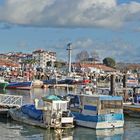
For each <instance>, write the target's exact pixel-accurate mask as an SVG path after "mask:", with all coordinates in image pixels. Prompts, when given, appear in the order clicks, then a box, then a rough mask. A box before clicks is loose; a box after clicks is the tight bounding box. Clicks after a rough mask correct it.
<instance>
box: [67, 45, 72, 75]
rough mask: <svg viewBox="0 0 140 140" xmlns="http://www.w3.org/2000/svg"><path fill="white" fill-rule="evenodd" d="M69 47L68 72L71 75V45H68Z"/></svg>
mask: <svg viewBox="0 0 140 140" xmlns="http://www.w3.org/2000/svg"><path fill="white" fill-rule="evenodd" d="M67 46H68V48H67V50H68V64H69V69H68V72H69V74H70V73H71V50H72V48H71V43H68V44H67Z"/></svg>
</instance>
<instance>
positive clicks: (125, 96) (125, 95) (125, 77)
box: [123, 74, 127, 102]
mask: <svg viewBox="0 0 140 140" xmlns="http://www.w3.org/2000/svg"><path fill="white" fill-rule="evenodd" d="M126 82H127V74H124V75H123V88H124V90H123V93H124V102H126V99H127V90H126V89H127V85H126Z"/></svg>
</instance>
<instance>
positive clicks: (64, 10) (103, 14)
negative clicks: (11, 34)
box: [0, 0, 140, 28]
mask: <svg viewBox="0 0 140 140" xmlns="http://www.w3.org/2000/svg"><path fill="white" fill-rule="evenodd" d="M139 15H140V3H138V2H131V3H127V4H121V5H117V0H5V4H4V5H2V6H1V7H0V21H1V22H6V23H11V24H16V25H25V26H41V27H111V28H114V27H120V26H121V25H123V23H124V22H125V21H131V20H137V19H138V17H139Z"/></svg>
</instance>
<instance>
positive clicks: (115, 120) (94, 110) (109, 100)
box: [67, 94, 124, 129]
mask: <svg viewBox="0 0 140 140" xmlns="http://www.w3.org/2000/svg"><path fill="white" fill-rule="evenodd" d="M67 98H68V99H69V108H70V110H71V112H72V114H73V115H74V120H75V122H76V124H77V125H79V126H84V127H88V128H94V129H106V128H121V127H123V125H124V114H123V99H122V97H120V96H109V95H85V94H69V95H68V96H67Z"/></svg>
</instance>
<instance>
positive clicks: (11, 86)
mask: <svg viewBox="0 0 140 140" xmlns="http://www.w3.org/2000/svg"><path fill="white" fill-rule="evenodd" d="M6 88H8V89H24V90H30V89H31V88H32V81H26V82H11V83H9V84H8V85H7V87H6Z"/></svg>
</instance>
